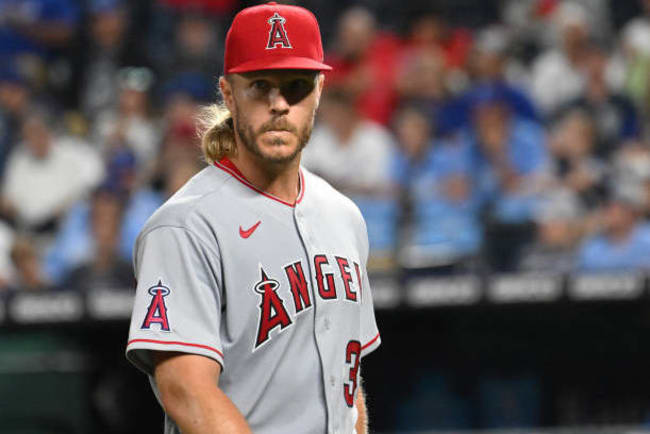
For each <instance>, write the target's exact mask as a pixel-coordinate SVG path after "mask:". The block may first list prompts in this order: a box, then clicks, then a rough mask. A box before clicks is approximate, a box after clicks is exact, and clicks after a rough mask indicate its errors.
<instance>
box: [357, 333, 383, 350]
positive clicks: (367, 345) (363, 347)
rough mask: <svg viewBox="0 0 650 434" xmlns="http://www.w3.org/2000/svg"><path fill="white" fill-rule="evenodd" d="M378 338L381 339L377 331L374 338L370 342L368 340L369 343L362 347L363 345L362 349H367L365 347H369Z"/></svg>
mask: <svg viewBox="0 0 650 434" xmlns="http://www.w3.org/2000/svg"><path fill="white" fill-rule="evenodd" d="M377 339H379V333H377V336H375V337H374V338H372V339H371V340H370V342H368V343H367V344H365V345H364V346H362V347H361V351H363V350H365V349H366V348H368V347H369V346H370V345H372V344H374V343H375V341H376V340H377Z"/></svg>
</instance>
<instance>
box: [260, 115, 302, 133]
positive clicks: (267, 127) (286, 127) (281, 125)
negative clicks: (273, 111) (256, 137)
mask: <svg viewBox="0 0 650 434" xmlns="http://www.w3.org/2000/svg"><path fill="white" fill-rule="evenodd" d="M268 131H288V132H290V133H293V134H298V128H296V127H295V126H294V125H292V124H291V123H290V122H289V121H287V120H286V119H285V118H278V119H273V120H270V121H268V122H265V123H264V124H262V126H261V127H260V128H259V130H258V134H263V133H266V132H268Z"/></svg>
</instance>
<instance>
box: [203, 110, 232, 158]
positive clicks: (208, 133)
mask: <svg viewBox="0 0 650 434" xmlns="http://www.w3.org/2000/svg"><path fill="white" fill-rule="evenodd" d="M198 127H199V134H200V137H201V151H203V158H204V159H205V161H206V162H207V163H208V164H212V163H214V162H215V161H219V160H221V159H222V158H224V157H233V156H234V155H235V154H236V152H237V145H236V143H235V128H234V125H233V121H232V114H231V113H230V110H228V108H227V107H226V104H225V103H223V102H220V103H217V104H211V105H209V106H206V107H203V108H202V109H201V112H200V114H199V119H198Z"/></svg>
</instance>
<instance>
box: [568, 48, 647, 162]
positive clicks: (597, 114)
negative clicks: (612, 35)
mask: <svg viewBox="0 0 650 434" xmlns="http://www.w3.org/2000/svg"><path fill="white" fill-rule="evenodd" d="M607 62H608V55H607V53H606V52H605V51H604V50H603V48H601V47H598V46H596V45H594V46H592V47H591V48H590V49H589V53H588V55H587V60H586V62H585V71H586V77H587V83H586V89H585V92H584V94H583V95H581V96H580V97H578V98H577V99H575V100H573V101H570V102H569V103H568V108H569V109H571V108H575V107H578V108H581V109H583V110H585V111H586V113H587V114H588V116H589V117H590V118H592V119H593V123H594V127H595V131H594V132H595V139H596V147H595V149H594V151H595V152H596V153H597V154H598V155H600V156H602V157H607V156H609V154H610V153H611V152H612V151H613V150H615V149H616V147H617V146H618V145H619V144H620V142H621V141H623V140H630V139H633V138H636V137H638V135H639V132H640V128H639V122H638V119H637V114H636V111H635V108H634V105H633V103H632V101H631V100H629V99H628V98H627V97H626V96H625V95H622V94H619V93H616V92H613V91H611V90H610V88H609V86H608V84H607V82H606V77H605V73H606V68H607Z"/></svg>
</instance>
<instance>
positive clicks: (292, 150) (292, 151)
mask: <svg viewBox="0 0 650 434" xmlns="http://www.w3.org/2000/svg"><path fill="white" fill-rule="evenodd" d="M257 149H258V151H259V154H258V156H260V157H262V159H263V160H265V161H269V162H273V163H287V162H289V161H292V160H294V159H295V158H296V156H297V155H298V154H299V153H300V146H298V145H297V144H293V143H292V144H280V143H271V144H268V143H267V144H262V145H259V146H258V148H257Z"/></svg>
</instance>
